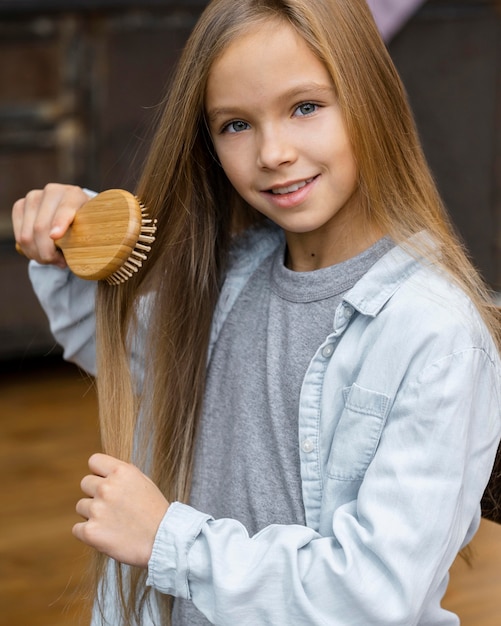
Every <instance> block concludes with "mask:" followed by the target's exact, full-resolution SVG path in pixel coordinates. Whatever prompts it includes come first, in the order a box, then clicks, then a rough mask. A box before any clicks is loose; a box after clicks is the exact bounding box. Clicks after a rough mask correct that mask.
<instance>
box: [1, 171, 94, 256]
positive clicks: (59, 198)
mask: <svg viewBox="0 0 501 626" xmlns="http://www.w3.org/2000/svg"><path fill="white" fill-rule="evenodd" d="M88 200H89V196H88V195H87V194H86V193H85V192H84V191H83V189H81V188H80V187H77V186H75V185H63V184H59V183H49V184H48V185H46V186H45V187H44V189H33V190H32V191H30V192H28V193H27V194H26V196H25V197H24V198H21V199H19V200H17V202H15V203H14V206H13V207H12V225H13V228H14V236H15V239H16V244H17V246H18V248H20V250H21V251H22V252H23V254H24V255H26V256H27V257H28V258H29V259H33V260H35V261H38V262H39V263H42V264H44V265H48V264H52V265H57V266H58V267H62V268H64V267H66V261H65V260H64V256H63V254H62V253H61V251H60V250H58V248H56V245H55V243H54V242H55V240H56V239H59V238H60V237H62V236H63V235H64V233H65V232H66V231H67V230H68V227H69V226H70V224H71V223H72V222H73V219H74V217H75V213H76V212H77V211H78V209H79V208H80V207H81V206H82V205H83V204H85V203H86V202H87V201H88Z"/></svg>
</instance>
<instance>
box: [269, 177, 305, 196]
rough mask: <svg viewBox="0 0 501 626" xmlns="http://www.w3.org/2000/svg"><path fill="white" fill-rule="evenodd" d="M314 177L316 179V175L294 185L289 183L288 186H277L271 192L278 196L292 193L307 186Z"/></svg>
mask: <svg viewBox="0 0 501 626" xmlns="http://www.w3.org/2000/svg"><path fill="white" fill-rule="evenodd" d="M314 179H315V176H313V177H312V178H307V179H306V180H303V181H301V182H299V183H294V184H293V185H289V186H288V187H276V188H275V189H270V192H271V193H272V194H275V195H277V196H282V195H284V194H286V193H292V192H294V191H297V190H298V189H302V188H303V187H306V185H308V184H309V183H311V182H312V181H313V180H314Z"/></svg>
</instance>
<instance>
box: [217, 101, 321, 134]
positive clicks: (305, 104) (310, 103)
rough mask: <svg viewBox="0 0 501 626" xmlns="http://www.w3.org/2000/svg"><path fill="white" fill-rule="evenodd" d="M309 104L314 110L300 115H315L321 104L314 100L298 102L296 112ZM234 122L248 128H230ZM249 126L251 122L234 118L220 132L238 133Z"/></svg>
mask: <svg viewBox="0 0 501 626" xmlns="http://www.w3.org/2000/svg"><path fill="white" fill-rule="evenodd" d="M307 106H311V107H313V111H310V112H309V113H301V114H300V115H299V117H308V116H309V115H313V113H316V112H317V111H318V109H319V108H320V105H318V104H315V103H314V102H302V103H301V104H298V105H297V107H296V108H295V109H294V114H296V112H297V111H299V110H300V109H301V108H302V107H307ZM234 124H244V125H245V126H246V128H242V129H241V130H235V129H233V130H230V129H231V127H232V126H233V125H234ZM249 127H250V124H248V123H247V122H244V121H243V120H233V121H232V122H228V123H227V124H225V125H224V126H223V127H222V129H221V131H220V132H221V134H224V133H229V134H238V133H241V132H242V131H244V130H247V129H248V128H249Z"/></svg>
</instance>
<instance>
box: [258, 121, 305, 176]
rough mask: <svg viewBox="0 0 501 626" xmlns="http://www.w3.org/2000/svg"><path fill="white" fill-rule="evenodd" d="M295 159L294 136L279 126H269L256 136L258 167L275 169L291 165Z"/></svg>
mask: <svg viewBox="0 0 501 626" xmlns="http://www.w3.org/2000/svg"><path fill="white" fill-rule="evenodd" d="M296 158H297V150H296V146H295V143H294V136H293V135H291V134H290V132H289V131H288V130H287V129H285V128H284V127H283V126H281V125H279V124H270V125H268V126H266V127H265V128H263V129H262V130H261V132H260V133H259V134H258V165H259V167H260V168H262V169H276V168H277V167H280V166H282V165H287V164H290V163H293V162H294V161H295V160H296Z"/></svg>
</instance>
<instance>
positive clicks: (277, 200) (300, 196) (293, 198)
mask: <svg viewBox="0 0 501 626" xmlns="http://www.w3.org/2000/svg"><path fill="white" fill-rule="evenodd" d="M317 180H318V175H317V176H310V177H309V178H298V179H296V180H293V181H288V182H285V183H280V184H275V185H273V186H272V187H270V188H269V189H267V190H266V191H263V192H262V193H263V195H265V196H266V197H267V198H268V199H269V200H270V201H271V202H272V203H273V204H274V205H275V206H277V207H280V208H291V207H294V206H297V205H299V204H301V203H302V202H304V201H305V199H306V198H307V196H308V195H309V194H310V192H311V190H312V189H313V187H314V185H315V184H316V182H317ZM306 181H309V182H306ZM304 182H306V185H304V186H303V187H300V188H299V189H297V190H296V191H290V192H288V193H284V194H277V193H273V190H276V189H284V188H286V187H293V186H295V185H299V184H301V183H304Z"/></svg>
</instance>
